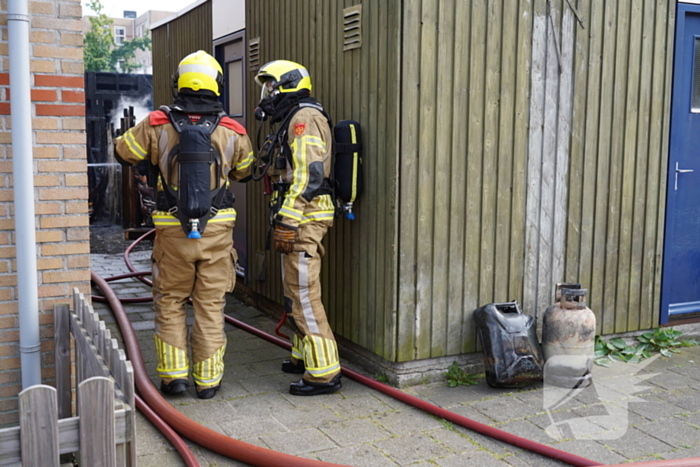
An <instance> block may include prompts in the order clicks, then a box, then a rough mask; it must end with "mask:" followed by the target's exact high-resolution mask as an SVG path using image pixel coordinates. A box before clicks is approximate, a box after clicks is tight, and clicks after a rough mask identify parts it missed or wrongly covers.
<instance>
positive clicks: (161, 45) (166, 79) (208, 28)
mask: <svg viewBox="0 0 700 467" xmlns="http://www.w3.org/2000/svg"><path fill="white" fill-rule="evenodd" d="M211 9H212V8H211V2H210V1H208V2H206V3H203V4H202V5H200V6H198V7H195V8H193V9H192V10H190V11H188V12H187V13H185V14H184V15H182V16H179V17H177V18H175V19H173V20H172V21H170V22H168V23H165V24H163V25H161V26H159V27H158V28H156V29H154V30H153V31H151V37H152V39H153V104H154V106H155V108H156V109H157V108H158V107H159V106H161V105H169V104H171V103H172V100H173V96H172V92H171V87H170V85H171V83H172V76H173V74H174V73H175V70H176V69H177V65H178V63H180V60H182V59H183V58H184V57H185V56H186V55H188V54H190V53H192V52H196V51H198V50H204V51H206V52H208V53H210V54H213V53H214V47H213V45H212V44H213V43H212V16H211Z"/></svg>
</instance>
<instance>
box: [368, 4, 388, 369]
mask: <svg viewBox="0 0 700 467" xmlns="http://www.w3.org/2000/svg"><path fill="white" fill-rule="evenodd" d="M368 6H370V7H371V8H370V11H369V14H370V15H371V16H372V23H371V24H370V25H368V27H370V31H371V35H370V37H368V42H369V45H370V46H371V49H370V63H371V64H372V66H371V69H370V76H371V80H370V84H369V85H370V88H374V93H373V96H372V100H371V102H370V104H371V106H370V111H371V112H372V114H373V119H374V126H375V128H376V130H375V137H374V140H375V144H374V146H373V147H374V148H376V150H375V151H376V152H375V154H376V156H375V157H374V160H375V161H376V162H375V167H376V169H375V170H374V171H373V172H374V174H373V179H372V185H373V187H374V192H375V193H376V196H375V199H376V200H377V202H376V211H375V216H374V219H373V223H374V225H375V226H376V227H375V228H374V229H372V228H371V227H370V226H368V228H369V229H370V231H372V230H373V233H374V238H373V240H372V241H373V243H374V247H373V249H374V252H375V254H374V257H373V261H374V264H373V265H372V266H371V267H372V269H371V270H370V273H369V275H373V276H374V277H375V279H374V281H373V282H372V285H373V287H374V294H373V295H374V297H372V298H371V299H370V301H369V303H368V306H369V309H370V310H371V312H372V314H373V318H371V320H370V321H371V323H370V325H371V326H372V331H373V334H374V338H373V343H372V347H371V348H372V350H373V352H374V353H376V354H378V355H384V349H385V347H386V340H387V339H388V338H390V336H389V335H388V333H387V330H386V321H387V314H390V313H391V311H392V310H391V308H388V307H386V306H384V304H385V302H386V295H387V293H389V294H390V293H391V292H390V291H389V290H387V288H386V282H385V280H386V277H385V271H386V266H387V263H388V261H389V255H390V252H391V250H386V249H385V248H384V239H385V237H386V235H387V230H386V218H387V217H388V212H387V211H388V209H389V203H388V200H389V196H388V193H387V191H388V190H387V188H389V187H391V186H392V185H393V183H391V177H392V176H393V174H392V175H391V176H390V175H389V174H388V173H387V164H386V162H387V159H388V154H387V136H386V111H387V108H386V107H387V99H388V94H389V90H388V89H387V88H386V85H385V83H386V78H387V73H386V70H387V50H386V47H387V42H386V35H387V30H386V28H385V27H384V25H388V24H389V18H388V17H387V14H386V13H387V9H388V8H391V6H392V5H391V4H390V3H388V2H387V3H385V4H384V5H380V4H379V3H378V2H374V3H370V4H369V5H368ZM372 50H374V54H372V53H371V51H372ZM365 53H367V52H365ZM370 121H371V120H370Z"/></svg>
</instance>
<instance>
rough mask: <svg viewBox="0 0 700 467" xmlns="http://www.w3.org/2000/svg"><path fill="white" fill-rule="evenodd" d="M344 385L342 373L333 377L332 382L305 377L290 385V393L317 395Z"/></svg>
mask: <svg viewBox="0 0 700 467" xmlns="http://www.w3.org/2000/svg"><path fill="white" fill-rule="evenodd" d="M342 387H343V384H342V383H341V382H340V375H338V376H336V377H335V378H333V379H332V380H331V382H330V383H312V382H310V381H306V380H305V379H300V380H299V381H297V382H295V383H292V384H291V385H289V394H291V395H293V396H317V395H319V394H330V393H332V392H336V391H337V390H338V389H340V388H342Z"/></svg>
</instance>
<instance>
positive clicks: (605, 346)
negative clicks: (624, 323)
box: [595, 328, 698, 366]
mask: <svg viewBox="0 0 700 467" xmlns="http://www.w3.org/2000/svg"><path fill="white" fill-rule="evenodd" d="M682 334H683V333H682V332H680V331H676V330H674V329H673V328H656V329H654V330H653V331H649V332H645V333H643V334H641V335H639V336H637V341H638V342H639V343H638V344H636V345H629V344H627V343H626V342H625V341H624V340H623V339H622V338H620V337H615V338H613V339H610V340H609V341H604V340H603V339H601V337H600V336H596V338H595V362H596V363H597V364H598V365H603V366H607V365H608V363H610V362H613V361H615V360H616V359H617V360H621V361H623V362H630V363H639V362H640V361H642V360H644V359H645V358H649V357H651V355H652V354H653V353H660V354H661V355H663V356H664V357H670V356H671V355H673V354H674V353H678V352H680V350H679V348H680V347H691V346H694V345H698V342H697V341H696V340H695V339H692V338H691V339H683V340H681V339H680V336H681V335H682Z"/></svg>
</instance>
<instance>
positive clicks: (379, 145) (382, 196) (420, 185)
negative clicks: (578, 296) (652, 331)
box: [154, 0, 700, 368]
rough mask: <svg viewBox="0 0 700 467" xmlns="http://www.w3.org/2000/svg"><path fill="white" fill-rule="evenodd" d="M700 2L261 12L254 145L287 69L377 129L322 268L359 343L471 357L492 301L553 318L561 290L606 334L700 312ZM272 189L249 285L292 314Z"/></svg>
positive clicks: (252, 254) (281, 7)
mask: <svg viewBox="0 0 700 467" xmlns="http://www.w3.org/2000/svg"><path fill="white" fill-rule="evenodd" d="M698 3H700V2H699V1H696V0H688V1H687V2H677V1H676V0H617V1H614V2H611V1H605V0H505V1H504V0H382V1H381V2H379V1H364V2H361V1H359V0H298V1H294V2H278V1H275V0H256V1H248V2H246V6H245V9H246V18H245V20H246V23H245V41H246V45H247V49H248V50H247V61H246V74H247V76H246V79H245V80H244V82H245V83H246V87H247V96H246V99H245V100H246V106H247V109H246V110H247V111H246V114H247V116H248V117H247V126H248V129H249V132H250V133H251V136H253V138H254V136H255V131H256V129H257V122H256V121H255V120H254V119H253V118H252V115H253V109H254V107H255V105H256V103H257V101H258V96H259V89H258V88H257V86H256V85H255V82H254V80H253V79H252V78H253V77H254V76H255V73H256V71H257V70H258V69H259V67H260V66H261V65H263V64H264V63H266V62H267V61H270V60H274V59H287V60H293V61H297V62H299V63H302V64H303V65H305V66H306V67H307V68H308V69H309V71H310V73H311V76H312V79H313V85H314V91H313V94H314V96H315V97H316V98H318V99H319V100H320V101H321V102H322V103H323V105H324V106H325V108H326V109H327V110H328V111H329V112H330V114H331V116H332V117H333V119H334V121H336V122H337V121H339V120H341V119H353V120H357V121H358V122H360V124H361V125H362V132H363V138H364V154H363V158H364V172H365V192H364V194H363V196H362V199H361V200H360V201H359V203H358V204H357V205H356V208H355V212H356V215H357V219H356V220H354V221H349V220H346V219H338V220H337V221H336V225H335V226H334V228H333V229H331V231H330V234H329V235H328V236H327V237H326V244H327V245H326V246H327V254H326V257H325V258H324V263H323V272H322V276H323V277H322V279H323V294H324V303H325V305H326V308H327V311H328V315H329V319H330V322H331V325H332V326H333V329H334V331H335V333H336V335H337V336H338V338H339V340H340V341H341V344H343V346H344V347H345V348H346V349H354V350H355V351H358V352H359V353H360V354H363V355H364V356H367V357H370V359H371V360H373V361H374V362H375V363H376V362H379V364H381V365H383V366H385V367H386V368H391V367H392V366H393V367H394V368H398V367H401V366H402V365H404V366H405V365H406V364H409V363H411V362H416V361H421V360H423V359H433V360H428V361H442V362H448V361H449V362H451V361H452V359H453V358H455V357H457V356H461V357H464V356H465V355H467V354H469V353H472V352H475V351H477V350H479V344H478V342H477V337H476V330H475V325H474V322H473V319H472V314H473V312H474V310H475V309H476V308H478V307H479V306H482V305H484V304H487V303H492V302H504V301H510V300H517V301H518V302H520V303H521V304H522V307H523V309H524V311H525V312H527V313H529V314H532V315H536V316H538V317H540V316H541V314H542V313H543V312H544V310H545V308H546V307H547V306H549V305H550V304H551V302H552V300H553V290H554V286H555V284H556V283H557V282H580V283H581V284H582V285H583V287H584V288H587V289H588V303H589V306H590V307H591V308H592V309H593V310H594V312H595V313H596V316H597V323H598V329H597V332H598V333H599V334H603V335H605V334H612V333H618V332H626V331H636V330H640V329H649V328H653V327H656V326H658V325H660V324H666V323H671V324H678V323H681V322H688V321H689V320H692V319H693V318H695V317H696V316H697V313H698V312H700V212H698V211H700V207H698V208H695V206H700V183H697V182H693V179H692V178H691V177H692V176H693V174H692V172H693V171H696V172H697V174H698V175H700V160H698V161H694V160H693V159H692V158H691V157H689V156H688V157H686V158H683V157H682V155H683V154H686V153H687V154H690V152H692V151H690V149H692V148H693V147H696V146H698V145H700V140H699V141H697V142H695V141H694V140H693V139H692V138H693V137H694V136H693V135H694V134H698V135H699V136H698V138H700V132H698V131H693V128H694V127H691V125H690V124H689V123H687V122H691V123H692V122H693V121H694V120H692V119H693V118H695V114H698V118H700V53H698V57H699V58H698V60H697V62H696V61H695V54H696V51H700V43H698V42H697V41H696V39H695V35H699V36H700V13H698V12H700V5H698ZM205 4H206V2H203V5H202V6H204V5H205ZM696 23H697V24H696ZM156 40H157V38H156V35H155V34H154V53H156V52H155V51H156V42H157V41H156ZM694 41H696V42H694ZM155 62H156V60H154V63H155ZM173 66H174V65H173ZM695 75H697V76H698V77H699V78H698V79H697V80H694V79H693V76H695ZM158 79H159V78H158V76H157V72H156V69H155V66H154V87H156V88H157V87H158V84H157V83H156V82H157V81H158ZM696 94H697V96H696ZM672 96H673V99H672ZM696 100H697V102H696ZM690 104H692V105H690ZM698 125H700V122H698ZM678 164H680V165H678ZM694 165H697V167H694ZM669 168H671V169H672V170H669ZM679 177H680V178H679ZM695 186H697V187H698V188H697V191H698V193H695V192H694V191H692V190H694V189H695V188H694V187H695ZM684 190H685V191H684ZM687 190H691V192H688V191H687ZM262 191H263V190H262V186H259V185H255V184H252V185H249V186H248V188H247V205H246V208H247V211H248V225H247V230H246V235H247V252H246V253H247V255H248V258H249V261H248V263H249V264H248V266H247V269H246V280H245V282H246V285H247V287H248V288H249V289H250V290H252V291H254V292H255V293H256V294H258V296H260V297H263V298H265V299H268V300H270V301H272V302H277V303H281V302H282V285H281V277H280V272H279V267H280V265H279V257H278V255H276V254H273V253H272V252H270V251H266V250H265V237H266V234H267V230H268V204H267V202H268V200H267V199H266V197H265V196H263V194H262ZM696 195H697V196H696ZM694 196H696V198H693V197H694ZM689 200H690V201H693V200H695V202H694V203H693V202H689ZM679 219H685V221H683V222H685V224H683V225H681V224H682V222H681V220H679ZM679 226H680V227H679ZM684 229H685V230H684ZM693 229H695V230H693ZM679 232H680V233H679ZM683 232H686V234H683ZM688 232H696V233H695V236H693V235H692V234H691V233H688ZM684 235H685V236H684ZM696 240H697V241H696ZM665 257H666V258H672V260H668V259H667V260H666V262H664V258H665ZM676 284H678V285H676ZM674 287H675V289H674ZM434 359H437V360H434Z"/></svg>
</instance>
